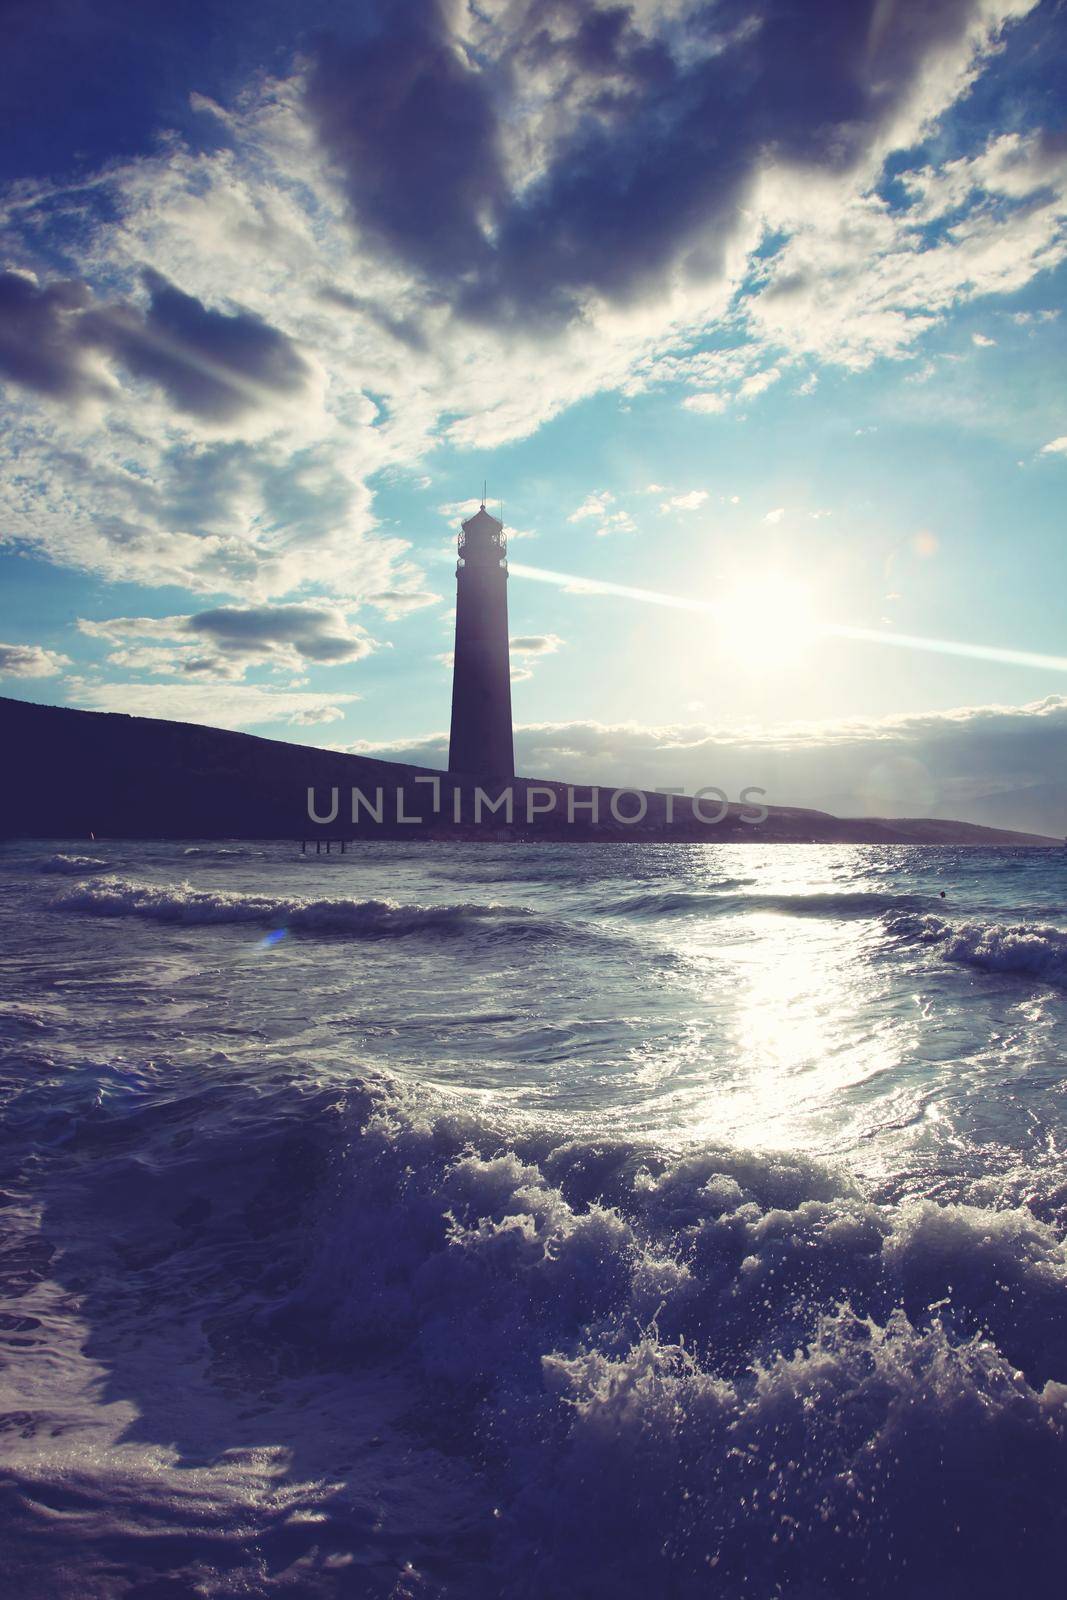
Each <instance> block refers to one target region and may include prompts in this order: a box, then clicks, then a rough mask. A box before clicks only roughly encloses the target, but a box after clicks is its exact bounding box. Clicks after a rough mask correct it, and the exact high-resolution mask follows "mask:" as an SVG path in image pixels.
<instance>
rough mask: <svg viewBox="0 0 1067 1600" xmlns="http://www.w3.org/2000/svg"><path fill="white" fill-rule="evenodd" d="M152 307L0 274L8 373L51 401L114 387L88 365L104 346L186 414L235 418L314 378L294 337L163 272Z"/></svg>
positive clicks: (149, 276)
mask: <svg viewBox="0 0 1067 1600" xmlns="http://www.w3.org/2000/svg"><path fill="white" fill-rule="evenodd" d="M144 282H145V286H146V288H147V289H148V293H149V299H148V305H147V307H146V308H145V309H143V310H142V309H140V308H139V307H137V306H132V305H100V304H95V303H94V302H93V299H92V294H91V291H90V290H89V288H88V286H87V285H86V284H84V283H79V282H75V281H70V280H63V281H60V282H56V283H52V284H49V285H47V286H45V287H43V288H42V287H40V286H39V285H38V284H37V283H36V282H35V280H34V279H32V278H29V277H25V276H23V275H22V274H20V273H17V272H6V273H2V274H0V377H2V378H6V379H8V380H10V381H12V382H14V383H17V384H21V385H22V386H24V387H25V388H27V389H33V390H34V391H35V392H36V393H38V394H43V395H47V396H48V397H49V398H50V399H53V400H67V401H77V400H82V399H85V398H86V397H87V396H92V395H106V394H108V393H111V392H113V391H112V390H111V388H110V387H109V386H108V385H107V384H106V383H105V382H104V381H103V379H102V378H101V377H100V376H99V374H97V373H95V372H94V371H93V370H92V368H91V366H90V364H89V363H90V356H91V353H92V352H93V351H98V352H100V354H102V355H104V356H105V357H108V358H110V359H111V360H114V361H116V362H118V363H119V364H120V365H121V366H123V367H124V368H125V369H126V371H127V372H129V373H131V374H132V375H133V376H134V377H135V378H143V379H145V380H146V381H147V382H149V383H155V384H158V386H159V387H160V388H161V389H162V390H163V391H164V393H165V394H166V395H167V397H168V399H169V400H170V402H171V404H172V405H173V406H174V408H175V409H176V410H178V411H184V412H186V413H189V414H190V415H192V416H196V417H200V418H202V419H203V420H204V421H207V422H230V421H232V420H234V419H235V418H238V417H240V416H243V415H244V414H246V413H248V412H252V411H255V410H257V409H262V408H263V407H265V406H269V405H270V403H271V401H272V399H274V398H280V397H284V396H286V395H290V394H294V393H298V392H299V391H300V390H301V389H303V388H304V386H305V384H306V383H307V380H308V377H309V369H308V366H307V363H306V362H305V361H304V360H303V358H302V357H301V356H300V354H299V352H298V351H297V350H296V348H295V346H294V345H293V343H292V341H291V340H290V339H288V338H287V337H286V335H285V334H284V333H281V332H279V330H278V329H277V328H272V327H271V326H270V325H269V324H268V323H266V322H264V321H263V320H262V319H261V318H260V317H257V316H254V315H253V314H252V313H251V312H249V311H235V312H233V313H227V312H224V311H213V310H211V309H210V308H209V307H207V306H205V305H204V304H203V302H202V301H200V300H197V299H196V297H195V296H194V295H191V294H183V292H182V291H181V290H180V289H176V288H175V287H174V285H173V284H172V283H168V281H167V280H166V278H164V277H162V276H161V275H160V274H159V273H158V272H152V271H148V272H146V273H145V274H144Z"/></svg>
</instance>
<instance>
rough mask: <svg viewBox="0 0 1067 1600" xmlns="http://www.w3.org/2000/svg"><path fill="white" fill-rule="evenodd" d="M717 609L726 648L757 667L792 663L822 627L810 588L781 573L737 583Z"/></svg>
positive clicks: (765, 667)
mask: <svg viewBox="0 0 1067 1600" xmlns="http://www.w3.org/2000/svg"><path fill="white" fill-rule="evenodd" d="M715 609H716V633H717V634H718V636H719V638H720V640H721V641H722V643H723V645H724V646H725V648H726V649H727V650H728V651H729V652H730V654H731V655H732V656H734V657H735V658H736V659H743V660H744V661H745V663H746V665H747V666H749V667H752V668H755V669H757V670H760V669H762V670H768V669H774V668H778V667H782V666H787V665H788V664H789V663H790V662H792V661H794V660H796V658H797V657H798V656H799V655H800V654H801V652H802V651H804V650H805V649H806V647H807V646H808V645H809V644H810V643H811V641H812V640H813V639H814V638H815V636H816V634H817V632H818V626H817V623H816V620H815V614H814V610H813V607H812V599H811V594H810V592H809V591H808V590H807V589H806V588H805V587H804V586H803V585H801V584H797V583H795V582H793V581H792V580H787V579H786V578H785V577H783V576H781V575H774V576H771V577H759V578H755V577H754V578H748V579H745V580H743V581H741V582H739V583H737V584H736V585H734V586H733V587H732V588H729V589H727V591H726V592H725V593H724V594H723V595H722V596H721V599H720V601H719V603H718V604H717V605H716V608H715Z"/></svg>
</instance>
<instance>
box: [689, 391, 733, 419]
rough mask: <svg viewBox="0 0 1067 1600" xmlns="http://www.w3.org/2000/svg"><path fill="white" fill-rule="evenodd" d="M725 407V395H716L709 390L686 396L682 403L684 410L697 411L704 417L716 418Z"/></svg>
mask: <svg viewBox="0 0 1067 1600" xmlns="http://www.w3.org/2000/svg"><path fill="white" fill-rule="evenodd" d="M726 406H727V397H726V395H724V394H716V393H714V391H713V390H711V389H705V390H702V391H700V392H699V393H698V394H689V395H686V397H685V399H684V400H683V401H682V407H683V409H684V410H686V411H697V412H700V413H702V414H704V415H706V416H717V415H718V414H719V413H720V412H721V411H725V410H726Z"/></svg>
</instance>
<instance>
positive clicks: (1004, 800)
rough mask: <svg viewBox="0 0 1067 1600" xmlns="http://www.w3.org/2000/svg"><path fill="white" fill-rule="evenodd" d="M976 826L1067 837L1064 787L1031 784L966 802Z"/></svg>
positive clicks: (1066, 795)
mask: <svg viewBox="0 0 1067 1600" xmlns="http://www.w3.org/2000/svg"><path fill="white" fill-rule="evenodd" d="M967 809H968V811H969V812H970V813H971V815H972V816H973V817H974V819H975V821H976V822H982V823H985V824H986V825H987V826H988V827H991V828H1028V829H1032V830H1033V831H1034V832H1035V833H1056V834H1058V836H1059V838H1060V839H1061V840H1062V839H1063V837H1064V835H1067V783H1035V784H1031V785H1029V786H1028V787H1026V788H1022V789H1005V790H1002V791H1000V792H999V793H996V794H984V795H980V796H979V797H978V798H977V799H975V800H968V802H967Z"/></svg>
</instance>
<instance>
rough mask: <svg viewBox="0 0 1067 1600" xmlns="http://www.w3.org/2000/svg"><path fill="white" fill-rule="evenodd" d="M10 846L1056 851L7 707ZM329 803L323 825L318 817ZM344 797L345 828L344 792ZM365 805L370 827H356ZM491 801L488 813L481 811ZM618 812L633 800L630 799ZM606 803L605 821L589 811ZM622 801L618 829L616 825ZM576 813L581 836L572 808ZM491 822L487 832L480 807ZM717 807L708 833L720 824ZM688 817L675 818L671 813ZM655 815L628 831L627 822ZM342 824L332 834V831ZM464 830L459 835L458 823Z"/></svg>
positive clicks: (5, 803) (3, 735)
mask: <svg viewBox="0 0 1067 1600" xmlns="http://www.w3.org/2000/svg"><path fill="white" fill-rule="evenodd" d="M0 748H2V749H3V751H4V753H5V755H6V757H7V761H6V768H7V774H8V776H7V780H6V783H5V785H4V788H3V791H2V793H0V834H2V835H3V836H4V837H6V838H63V839H85V838H87V837H88V835H89V834H90V833H94V834H96V836H97V837H98V838H141V839H151V838H155V839H159V838H165V839H223V838H226V839H229V838H246V839H270V838H282V839H285V838H288V839H293V840H301V839H307V840H316V839H317V840H319V841H320V842H321V841H323V840H325V839H327V838H330V839H342V838H344V839H353V838H398V839H406V840H408V841H414V840H415V839H418V838H422V839H433V838H451V839H455V838H470V839H494V840H495V839H542V840H549V839H559V840H574V841H579V840H586V841H592V840H602V839H628V840H638V839H650V838H654V839H665V840H678V841H680V840H700V841H702V842H706V843H716V842H718V843H727V842H738V841H745V842H752V841H756V842H768V841H781V842H786V843H802V842H803V843H806V842H820V843H842V844H965V845H1048V844H1058V843H1059V842H1060V841H1059V840H1058V839H1056V838H1049V837H1041V836H1040V835H1035V834H1030V833H1020V832H1018V831H1016V830H1004V829H997V828H990V827H981V826H977V825H975V824H973V823H968V822H954V821H945V820H941V819H936V818H929V817H925V818H922V817H921V818H878V817H852V818H848V817H834V816H831V815H830V814H829V813H828V812H825V811H811V810H804V809H801V808H794V807H789V806H772V807H771V808H770V809H769V811H768V813H767V816H766V818H765V819H764V820H763V821H762V822H759V823H758V824H755V825H754V824H753V823H752V821H751V820H746V818H751V816H752V810H751V808H749V807H742V806H739V805H736V804H734V805H731V806H730V807H729V809H728V811H727V812H726V814H725V815H724V816H723V817H722V818H721V820H719V821H717V822H714V821H711V820H703V819H702V818H701V816H700V814H699V812H698V811H696V810H694V804H693V802H692V801H691V800H687V799H685V798H683V797H678V798H671V799H668V798H667V797H665V796H663V795H657V794H650V793H648V792H647V791H646V792H643V793H642V792H639V791H621V792H619V791H614V790H611V789H607V788H601V789H596V790H591V789H586V788H578V787H575V788H573V789H568V786H566V785H564V784H561V783H558V782H554V781H551V780H546V779H540V778H516V779H515V781H514V783H513V785H512V786H511V800H512V816H511V820H510V821H509V820H508V819H507V815H506V810H505V804H506V800H507V796H506V795H505V796H502V795H501V791H500V788H499V785H498V786H495V787H490V788H489V797H490V798H492V799H494V800H497V799H501V801H502V803H501V808H500V810H499V811H498V812H497V813H496V814H495V815H493V814H489V813H488V812H487V810H486V805H485V801H486V796H485V794H484V792H483V791H481V790H479V788H478V781H477V779H476V778H466V777H464V778H459V777H453V776H450V775H448V774H446V773H439V772H432V771H430V770H429V769H428V768H420V767H411V766H404V765H401V764H398V763H396V762H391V761H376V760H373V759H372V758H370V757H369V756H355V755H341V754H337V753H335V752H333V751H329V750H320V749H317V748H315V747H314V746H309V745H298V744H287V743H284V742H282V741H281V740H278V739H261V738H258V737H257V736H256V735H254V734H248V733H230V732H228V731H226V730H224V729H221V728H204V727H200V726H197V725H195V724H191V723H184V722H163V721H160V720H157V719H155V718H148V717H127V716H122V715H117V714H114V713H104V712H98V711H72V710H69V709H67V708H65V707H60V706H40V705H32V704H30V703H28V702H27V701H23V700H10V699H3V698H0ZM309 789H311V790H313V791H314V798H315V806H316V810H317V813H318V814H319V815H321V816H322V817H323V819H324V820H323V821H322V823H320V824H316V823H315V822H312V821H311V820H310V819H309V816H308V790H309ZM335 789H336V791H337V796H336V815H335V816H332V817H330V813H331V812H332V811H333V809H334V808H333V803H332V802H333V798H334V797H333V791H334V790H335ZM353 791H358V792H359V793H358V798H357V800H356V802H355V807H356V811H357V813H358V817H357V820H356V821H353ZM479 796H481V799H479ZM616 796H617V798H616ZM594 798H595V801H596V807H597V813H598V815H597V818H596V820H593V818H592V815H591V812H590V810H589V807H588V805H587V804H586V802H588V801H589V800H591V799H594ZM613 800H614V804H615V808H616V811H617V813H618V815H613V812H612V803H613ZM572 801H573V802H575V804H574V806H573V811H572V813H571V815H572V816H573V820H568V809H569V805H570V802H572ZM479 804H480V805H481V807H482V815H481V817H480V819H479V820H476V817H477V807H478V806H479ZM716 809H717V808H716V807H715V805H714V802H713V801H708V802H706V810H705V813H704V815H705V818H708V819H710V818H711V817H713V816H714V815H715V813H716ZM671 811H673V818H671V816H670V813H671ZM635 813H643V814H641V815H640V820H638V821H635V822H633V823H627V822H625V821H623V820H620V819H621V818H622V817H624V816H633V815H634V814H635ZM327 817H330V820H328V821H327V820H325V819H326V818H327ZM457 819H458V820H457Z"/></svg>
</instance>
